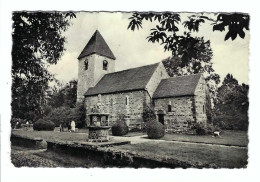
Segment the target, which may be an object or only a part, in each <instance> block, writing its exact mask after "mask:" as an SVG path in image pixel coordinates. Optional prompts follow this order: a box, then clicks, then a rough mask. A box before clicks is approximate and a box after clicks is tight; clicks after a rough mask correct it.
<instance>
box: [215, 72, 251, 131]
mask: <svg viewBox="0 0 260 182" xmlns="http://www.w3.org/2000/svg"><path fill="white" fill-rule="evenodd" d="M248 91H249V86H248V85H246V84H241V85H239V84H238V81H237V80H236V79H235V78H234V77H233V75H231V74H227V76H226V77H225V79H224V80H223V83H222V86H221V87H219V89H218V95H217V98H218V99H217V100H216V102H215V118H214V123H215V124H216V125H219V126H220V127H222V128H224V129H239V130H247V129H248V113H247V112H248V107H249V100H248Z"/></svg>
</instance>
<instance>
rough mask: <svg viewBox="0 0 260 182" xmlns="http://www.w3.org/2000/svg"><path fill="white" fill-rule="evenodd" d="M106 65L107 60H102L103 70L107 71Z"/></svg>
mask: <svg viewBox="0 0 260 182" xmlns="http://www.w3.org/2000/svg"><path fill="white" fill-rule="evenodd" d="M107 65H108V62H107V60H104V61H103V70H107Z"/></svg>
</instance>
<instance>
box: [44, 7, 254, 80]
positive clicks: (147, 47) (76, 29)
mask: <svg viewBox="0 0 260 182" xmlns="http://www.w3.org/2000/svg"><path fill="white" fill-rule="evenodd" d="M206 15H207V16H211V17H213V16H214V15H213V14H206ZM130 16H131V13H120V12H117V13H108V12H102V13H89V12H81V13H78V14H77V18H76V19H73V20H72V22H73V24H72V26H70V27H69V29H68V30H67V31H66V32H65V34H64V35H65V37H66V39H67V42H66V44H65V48H66V51H65V52H64V55H63V56H62V57H61V60H60V61H59V63H58V64H57V65H54V66H51V67H50V68H49V70H50V71H51V72H52V73H54V74H56V78H57V79H59V80H60V81H63V82H64V83H66V82H68V81H70V80H72V79H77V74H78V73H77V70H78V69H77V61H78V60H77V57H78V55H79V54H80V53H81V51H82V49H83V48H84V47H85V45H86V44H87V42H88V41H89V39H90V38H91V36H92V35H93V33H94V32H95V31H96V30H97V29H98V30H99V31H100V33H101V35H102V36H103V38H104V39H105V41H106V42H107V44H108V46H109V47H110V49H111V50H112V52H113V53H114V55H115V57H116V58H117V59H116V71H120V70H123V69H128V68H133V67H138V66H142V65H147V64H152V63H155V62H159V61H161V60H162V59H165V58H167V57H169V56H170V55H171V52H164V49H163V46H162V45H160V44H158V43H155V44H153V43H151V42H149V43H148V41H147V40H146V37H147V36H148V35H149V34H150V29H151V28H153V27H154V25H155V24H156V23H150V22H145V23H144V24H143V29H140V30H139V31H138V30H135V31H134V32H133V31H131V30H128V29H127V26H128V24H129V19H128V18H129V17H130ZM181 17H182V20H184V19H185V18H186V17H187V14H184V13H181ZM179 27H180V28H181V27H182V26H179ZM180 30H181V31H182V30H183V29H182V28H181V29H180ZM225 34H226V32H216V31H215V32H213V31H212V26H210V25H209V24H203V25H202V26H201V27H200V31H199V33H196V35H198V36H204V38H205V40H208V39H209V40H210V41H211V47H212V50H213V59H212V61H213V68H214V69H215V71H216V72H217V73H218V74H219V75H220V77H221V79H223V78H224V77H225V75H226V74H227V73H231V74H233V75H234V77H235V78H236V79H238V81H239V83H247V84H248V71H249V70H248V60H249V32H248V31H247V32H246V37H245V39H241V38H240V37H238V38H236V39H235V40H234V41H232V40H231V39H229V40H228V41H224V37H225Z"/></svg>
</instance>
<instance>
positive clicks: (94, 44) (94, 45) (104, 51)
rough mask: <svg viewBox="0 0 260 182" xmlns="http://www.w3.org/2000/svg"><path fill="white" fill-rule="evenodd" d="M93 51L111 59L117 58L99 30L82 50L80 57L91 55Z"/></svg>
mask: <svg viewBox="0 0 260 182" xmlns="http://www.w3.org/2000/svg"><path fill="white" fill-rule="evenodd" d="M93 53H96V54H99V55H101V56H105V57H108V58H111V59H116V57H115V56H114V54H113V53H112V51H111V50H110V48H109V47H108V45H107V43H106V41H105V40H104V38H103V37H102V35H101V34H100V33H99V31H98V30H96V32H95V33H94V34H93V35H92V37H91V38H90V40H89V41H88V43H87V45H86V46H85V47H84V49H83V50H82V52H81V53H80V55H79V57H78V59H80V58H82V57H84V56H88V55H91V54H93Z"/></svg>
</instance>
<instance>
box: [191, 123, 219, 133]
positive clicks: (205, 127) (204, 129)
mask: <svg viewBox="0 0 260 182" xmlns="http://www.w3.org/2000/svg"><path fill="white" fill-rule="evenodd" d="M192 129H194V130H195V131H196V134H197V135H206V134H213V133H214V132H215V131H220V128H219V127H217V126H214V125H213V124H202V123H195V124H194V125H193V126H192Z"/></svg>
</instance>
